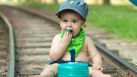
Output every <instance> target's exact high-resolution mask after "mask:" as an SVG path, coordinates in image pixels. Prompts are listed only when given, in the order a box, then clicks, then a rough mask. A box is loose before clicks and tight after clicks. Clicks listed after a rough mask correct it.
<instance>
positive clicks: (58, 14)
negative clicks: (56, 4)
mask: <svg viewBox="0 0 137 77" xmlns="http://www.w3.org/2000/svg"><path fill="white" fill-rule="evenodd" d="M65 10H71V11H74V12H76V13H77V14H79V15H80V16H81V17H82V18H84V17H83V16H82V15H81V14H80V12H79V11H78V10H76V9H73V8H65V9H62V10H59V11H58V12H57V13H56V16H58V17H59V16H60V13H61V12H63V11H65ZM84 19H85V18H84Z"/></svg>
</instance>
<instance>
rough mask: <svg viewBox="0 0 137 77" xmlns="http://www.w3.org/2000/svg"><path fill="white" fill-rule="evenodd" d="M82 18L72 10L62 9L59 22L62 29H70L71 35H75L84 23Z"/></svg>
mask: <svg viewBox="0 0 137 77" xmlns="http://www.w3.org/2000/svg"><path fill="white" fill-rule="evenodd" d="M84 22H85V21H84V20H83V19H82V18H81V16H80V15H79V14H77V13H75V12H73V11H64V12H62V13H61V15H60V19H59V24H60V26H61V30H62V31H66V29H68V28H69V29H72V32H71V33H72V35H73V36H75V35H77V34H78V33H79V30H80V28H82V25H83V24H84Z"/></svg>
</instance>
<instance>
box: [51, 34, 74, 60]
mask: <svg viewBox="0 0 137 77" xmlns="http://www.w3.org/2000/svg"><path fill="white" fill-rule="evenodd" d="M71 37H72V35H71V34H70V33H67V32H65V33H64V37H63V38H61V37H60V35H56V36H55V37H54V39H53V41H52V45H51V49H50V53H49V54H50V57H51V59H52V60H53V61H57V60H59V59H60V58H62V57H63V56H64V54H65V53H66V52H65V51H66V49H67V46H68V44H69V43H70V41H71Z"/></svg>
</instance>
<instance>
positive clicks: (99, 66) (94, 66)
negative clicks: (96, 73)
mask: <svg viewBox="0 0 137 77" xmlns="http://www.w3.org/2000/svg"><path fill="white" fill-rule="evenodd" d="M92 69H95V70H103V67H102V66H101V65H100V64H93V67H92Z"/></svg>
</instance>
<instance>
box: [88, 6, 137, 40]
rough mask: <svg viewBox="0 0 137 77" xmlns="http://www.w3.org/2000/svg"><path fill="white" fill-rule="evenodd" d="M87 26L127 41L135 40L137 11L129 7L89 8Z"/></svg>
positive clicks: (136, 37) (136, 35) (136, 38)
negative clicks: (92, 26) (98, 28)
mask: <svg viewBox="0 0 137 77" xmlns="http://www.w3.org/2000/svg"><path fill="white" fill-rule="evenodd" d="M87 20H88V22H87V23H88V24H94V25H95V26H96V27H102V28H105V29H106V30H107V31H108V32H111V33H113V34H114V35H116V36H118V37H121V38H125V39H128V40H137V31H136V30H137V26H136V25H137V10H134V9H133V8H131V7H130V6H90V8H89V16H88V19H87Z"/></svg>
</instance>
